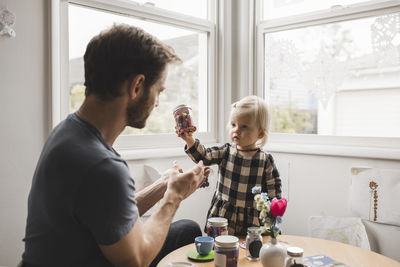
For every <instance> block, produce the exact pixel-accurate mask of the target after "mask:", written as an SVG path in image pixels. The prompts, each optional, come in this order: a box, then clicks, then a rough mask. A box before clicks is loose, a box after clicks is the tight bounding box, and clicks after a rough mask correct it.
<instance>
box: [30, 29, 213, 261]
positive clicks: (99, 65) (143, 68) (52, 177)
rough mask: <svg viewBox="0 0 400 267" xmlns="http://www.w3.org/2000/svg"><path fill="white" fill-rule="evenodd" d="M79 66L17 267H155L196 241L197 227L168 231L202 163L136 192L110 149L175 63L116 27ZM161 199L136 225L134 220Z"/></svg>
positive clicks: (142, 115)
mask: <svg viewBox="0 0 400 267" xmlns="http://www.w3.org/2000/svg"><path fill="white" fill-rule="evenodd" d="M84 61H85V86H86V92H85V95H86V98H85V100H84V102H83V104H82V106H81V108H80V109H79V110H78V111H77V112H76V113H74V114H71V115H69V116H68V118H67V119H66V120H64V121H63V122H61V123H60V124H59V125H58V126H57V127H55V128H54V130H53V131H52V132H51V133H50V136H49V137H48V139H47V141H46V144H45V146H44V148H43V151H42V154H41V156H40V159H39V162H38V165H37V168H36V171H35V174H34V177H33V181H32V188H31V191H30V194H29V199H28V218H27V226H26V236H25V238H24V241H25V252H24V254H23V262H24V266H112V265H116V266H148V265H149V264H151V265H152V266H154V265H155V264H156V263H157V262H158V261H159V260H160V258H161V257H162V256H163V255H165V254H167V253H168V252H169V251H171V250H173V249H175V248H177V247H179V246H182V245H185V244H188V243H191V242H193V240H194V237H195V236H198V235H201V231H200V228H199V226H198V225H197V224H196V223H194V222H191V221H188V220H185V221H179V222H177V223H176V224H172V225H171V227H170V224H171V221H172V218H173V216H174V214H175V212H176V210H177V208H178V206H179V204H180V202H181V201H182V200H184V199H185V198H186V197H188V196H189V195H190V194H192V193H193V192H194V191H195V190H196V189H197V188H198V187H199V186H200V185H201V184H202V182H203V181H204V179H205V177H206V176H207V175H208V174H209V169H208V168H205V167H204V166H203V164H202V163H200V164H198V165H196V166H195V167H193V169H192V170H190V171H188V172H186V173H180V172H179V171H178V170H179V167H178V166H177V165H176V164H174V166H173V167H172V168H171V169H169V170H167V171H166V172H165V173H164V174H163V175H162V177H161V178H160V179H159V180H157V181H156V182H155V183H154V184H152V185H150V186H149V187H147V188H145V189H144V190H142V191H140V192H135V184H134V182H133V180H132V179H131V177H130V174H129V170H128V167H127V164H126V162H125V161H124V160H123V159H122V158H121V157H120V156H119V155H118V153H117V152H116V151H115V150H114V149H113V148H112V145H113V143H114V141H115V139H116V138H117V137H118V135H119V134H120V133H121V132H122V131H123V129H124V128H125V126H127V125H128V126H132V127H136V128H143V127H144V126H145V123H146V119H147V117H148V116H149V115H150V113H151V111H152V110H153V108H154V107H157V106H158V97H159V94H160V93H161V92H162V91H163V90H164V83H165V79H166V77H167V66H168V64H169V63H172V62H175V61H179V58H178V57H177V56H176V55H175V53H174V52H173V50H172V49H171V48H170V47H168V46H166V45H164V44H163V43H161V42H160V41H158V40H157V39H155V38H154V37H152V36H151V35H149V34H147V33H145V32H144V31H142V30H140V29H138V28H135V27H131V26H128V25H114V26H113V27H112V28H111V29H109V30H107V31H104V32H102V33H100V34H99V35H98V36H95V37H94V38H93V39H92V40H91V41H90V42H89V44H88V46H87V49H86V52H85V56H84ZM159 200H160V204H159V207H158V209H157V210H156V211H155V212H154V213H153V214H152V216H151V217H150V218H149V219H148V220H147V221H146V222H145V223H142V222H141V220H140V218H139V216H140V215H141V214H143V213H145V212H146V211H147V210H148V209H149V208H151V207H152V206H153V205H154V204H155V203H156V202H157V201H159ZM168 231H169V233H168ZM167 234H168V238H167ZM166 239H167V241H166V242H165V244H164V241H165V240H166ZM163 244H164V247H163V251H162V253H160V254H159V251H160V249H161V248H162V246H163ZM157 254H158V255H159V257H158V258H157V259H156V260H154V258H155V257H156V256H157ZM153 260H154V262H153V263H152V261H153Z"/></svg>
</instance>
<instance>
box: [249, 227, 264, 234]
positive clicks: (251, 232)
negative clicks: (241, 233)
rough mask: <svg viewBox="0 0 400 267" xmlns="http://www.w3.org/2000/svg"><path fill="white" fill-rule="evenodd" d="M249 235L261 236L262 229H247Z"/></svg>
mask: <svg viewBox="0 0 400 267" xmlns="http://www.w3.org/2000/svg"><path fill="white" fill-rule="evenodd" d="M247 233H249V234H261V229H260V227H256V226H252V227H249V228H247Z"/></svg>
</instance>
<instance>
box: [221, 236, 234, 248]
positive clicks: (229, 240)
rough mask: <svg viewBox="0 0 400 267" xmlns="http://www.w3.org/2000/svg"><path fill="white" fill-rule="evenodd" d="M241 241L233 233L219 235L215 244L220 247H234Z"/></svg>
mask: <svg viewBox="0 0 400 267" xmlns="http://www.w3.org/2000/svg"><path fill="white" fill-rule="evenodd" d="M238 243H239V238H237V237H236V236H233V235H219V236H217V237H216V238H215V245H217V246H220V247H225V248H229V247H234V246H237V245H238Z"/></svg>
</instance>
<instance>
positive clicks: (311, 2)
mask: <svg viewBox="0 0 400 267" xmlns="http://www.w3.org/2000/svg"><path fill="white" fill-rule="evenodd" d="M361 2H370V1H369V0H264V1H263V18H264V19H265V20H270V19H276V18H282V17H289V16H293V15H299V14H304V13H309V12H313V11H319V10H324V9H336V8H340V5H341V6H343V7H345V6H348V5H352V4H357V3H361Z"/></svg>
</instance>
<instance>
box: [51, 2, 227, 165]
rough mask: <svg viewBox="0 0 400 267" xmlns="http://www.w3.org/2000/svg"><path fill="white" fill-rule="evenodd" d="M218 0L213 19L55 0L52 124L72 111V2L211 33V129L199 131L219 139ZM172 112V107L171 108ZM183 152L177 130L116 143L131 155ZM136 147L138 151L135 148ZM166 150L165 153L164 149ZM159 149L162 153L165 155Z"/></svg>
mask: <svg viewBox="0 0 400 267" xmlns="http://www.w3.org/2000/svg"><path fill="white" fill-rule="evenodd" d="M217 2H218V1H211V0H208V4H209V5H208V9H209V17H210V18H209V19H208V20H206V19H201V18H196V17H192V16H187V15H184V14H181V13H177V12H173V11H169V10H165V9H160V8H157V7H153V6H147V5H142V4H138V3H135V2H132V1H130V0H113V1H109V0H51V88H52V89H51V98H50V101H51V107H52V109H51V128H54V127H55V126H56V125H57V124H58V123H59V122H60V121H61V120H63V119H64V118H66V116H67V115H68V113H69V88H68V74H69V73H68V69H69V67H68V66H69V59H68V58H69V56H68V4H69V3H72V4H76V5H81V6H86V7H91V8H95V9H99V10H103V11H110V12H114V13H116V14H122V15H128V16H132V17H135V18H137V19H143V18H144V19H146V20H148V21H152V22H158V23H163V24H166V25H171V26H175V27H180V28H184V29H189V30H192V31H196V32H202V33H203V32H205V33H207V35H208V36H207V37H208V38H207V45H208V49H207V50H208V55H207V60H208V64H207V77H208V80H207V83H208V92H207V109H208V118H207V123H208V125H207V129H208V131H207V132H205V133H196V136H197V137H199V138H200V139H201V140H202V142H203V143H216V141H217V130H218V128H217V125H218V118H219V117H217V116H213V114H218V110H217V101H218V95H219V94H220V92H217V90H216V88H217V86H216V85H217V83H218V81H217V76H216V73H217V71H216V70H217V58H218V56H217V36H216V29H217V27H218V24H217V19H218V14H217V12H218V9H217ZM188 104H189V103H188ZM171 116H172V111H171ZM178 146H179V151H181V153H183V149H182V142H181V141H180V140H179V138H177V136H176V135H175V134H148V135H134V136H119V137H118V138H117V140H116V142H115V143H114V147H115V148H116V149H117V150H118V151H119V152H120V153H121V154H122V155H126V156H127V158H128V159H135V158H143V156H144V157H152V156H151V154H154V155H155V154H156V153H154V152H157V151H158V152H159V151H160V149H162V148H165V149H166V151H165V153H164V154H165V156H167V155H169V156H171V149H172V150H173V151H175V154H178V152H176V151H177V147H178ZM133 151H136V152H133ZM161 154H163V153H161ZM161 154H160V153H158V157H162V155H161Z"/></svg>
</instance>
